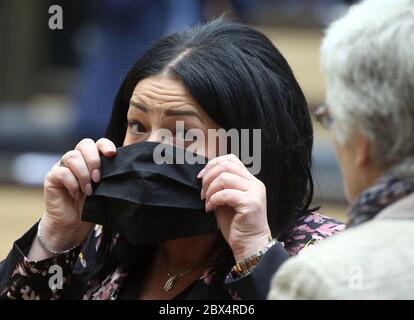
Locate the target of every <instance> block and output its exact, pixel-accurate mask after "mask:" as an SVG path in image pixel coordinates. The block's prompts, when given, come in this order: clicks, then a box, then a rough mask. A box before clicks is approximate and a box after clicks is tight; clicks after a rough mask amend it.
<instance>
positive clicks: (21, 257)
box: [0, 213, 345, 300]
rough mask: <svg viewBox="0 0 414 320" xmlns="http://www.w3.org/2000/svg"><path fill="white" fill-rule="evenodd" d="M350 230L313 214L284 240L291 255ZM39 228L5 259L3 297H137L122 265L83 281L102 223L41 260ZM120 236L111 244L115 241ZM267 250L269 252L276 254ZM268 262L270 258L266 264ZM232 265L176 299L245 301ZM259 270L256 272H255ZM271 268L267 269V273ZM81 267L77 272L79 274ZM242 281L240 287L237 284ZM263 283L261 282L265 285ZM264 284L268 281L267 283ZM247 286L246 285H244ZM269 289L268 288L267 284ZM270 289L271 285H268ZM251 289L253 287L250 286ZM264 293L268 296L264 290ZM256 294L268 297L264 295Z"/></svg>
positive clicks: (0, 269)
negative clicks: (35, 247) (36, 247)
mask: <svg viewBox="0 0 414 320" xmlns="http://www.w3.org/2000/svg"><path fill="white" fill-rule="evenodd" d="M344 228H345V225H344V224H341V223H338V222H336V221H335V220H333V219H331V218H328V217H326V216H323V215H320V214H317V213H311V214H309V215H306V216H304V217H301V218H299V219H298V220H297V222H296V226H295V227H294V229H293V231H292V232H291V234H290V236H289V237H288V239H287V240H286V241H285V242H284V243H281V246H284V250H286V252H287V254H288V255H289V256H295V255H297V254H300V253H301V252H302V251H303V250H306V249H307V248H309V247H311V246H314V245H315V244H316V243H317V242H318V241H320V240H322V239H324V238H327V237H330V236H332V235H334V234H336V233H338V232H340V231H342V230H343V229H344ZM36 231H37V224H36V225H34V226H33V227H32V228H31V229H30V230H29V231H28V232H27V233H26V234H25V235H24V236H23V237H22V238H20V239H19V240H17V241H16V242H15V244H14V247H13V249H12V250H11V251H10V253H9V255H8V257H7V258H6V259H5V260H4V261H3V262H2V263H0V299H32V300H40V299H42V300H43V299H52V300H56V299H84V300H115V299H136V297H137V290H136V289H137V288H135V287H134V286H131V285H130V283H128V282H129V280H128V279H130V278H129V275H130V274H129V272H128V271H127V270H123V268H122V265H120V266H117V267H115V268H114V270H113V272H110V273H108V274H107V276H106V277H104V278H103V279H92V280H88V281H87V282H86V284H85V283H82V281H81V275H82V270H84V269H85V268H86V267H87V266H88V263H90V262H91V259H92V258H93V257H94V253H96V251H97V250H98V248H99V245H100V241H101V235H102V226H99V225H96V226H95V227H94V229H93V230H92V231H91V233H90V235H89V236H88V239H87V240H86V241H85V243H84V244H83V245H82V247H81V246H78V247H77V248H75V249H73V250H71V251H69V252H67V253H64V254H60V255H56V256H54V257H51V258H48V259H45V260H42V261H28V260H27V258H26V256H25V253H27V252H28V250H29V249H30V245H31V242H32V241H33V239H34V237H35V235H36ZM116 241H117V237H115V238H114V242H113V243H112V244H111V246H112V247H113V246H114V245H115V244H116ZM269 251H270V253H266V254H265V256H266V255H269V256H270V255H271V254H272V253H271V251H272V250H269ZM266 261H267V262H266ZM270 261H272V260H271V258H268V259H264V258H262V260H261V261H260V263H259V265H261V264H266V263H268V264H269V263H271V262H270ZM259 265H258V266H257V267H256V268H255V270H254V271H253V272H265V273H269V274H266V275H261V277H260V279H264V278H268V279H269V281H268V282H269V283H270V278H271V276H272V275H273V271H274V270H276V267H275V268H274V270H273V269H272V266H270V268H269V266H268V268H264V267H260V268H259ZM53 266H60V267H61V269H60V270H61V275H62V277H61V279H62V282H61V283H59V282H56V281H53V279H54V278H52V276H53V275H54V274H55V272H56V270H55V269H53ZM231 267H232V266H228V265H227V266H223V265H212V266H210V267H208V268H206V270H205V271H204V272H203V274H202V275H201V276H200V278H199V279H198V280H197V281H195V283H193V284H192V285H191V286H190V287H188V288H187V289H186V290H184V291H183V292H182V293H180V294H179V295H178V296H177V297H176V299H206V300H207V299H240V298H243V296H244V292H242V291H244V289H243V285H240V284H241V283H242V282H243V281H244V280H243V279H237V280H236V279H232V278H231V277H230V274H229V275H227V277H226V279H223V278H222V277H220V276H218V274H220V272H218V271H219V269H220V268H226V270H229V268H231ZM256 269H257V271H256ZM266 270H267V271H266ZM75 271H76V272H75ZM235 282H238V284H237V285H233V283H235ZM263 285H264V284H258V286H263ZM264 286H265V285H264ZM244 287H246V286H244ZM265 287H266V286H265ZM266 288H267V287H266ZM246 290H247V291H251V290H249V288H246ZM263 292H266V290H263ZM262 295H265V294H264V293H263V294H262ZM253 298H258V299H264V298H266V297H265V296H254V297H253Z"/></svg>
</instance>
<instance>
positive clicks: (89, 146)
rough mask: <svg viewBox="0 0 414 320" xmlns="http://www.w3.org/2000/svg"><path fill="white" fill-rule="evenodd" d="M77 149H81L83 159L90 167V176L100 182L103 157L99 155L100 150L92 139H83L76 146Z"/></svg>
mask: <svg viewBox="0 0 414 320" xmlns="http://www.w3.org/2000/svg"><path fill="white" fill-rule="evenodd" d="M75 150H79V151H80V152H81V154H82V157H83V159H84V160H85V162H86V165H87V167H88V169H89V173H90V176H91V178H92V180H93V181H95V182H99V180H100V178H101V158H100V157H99V151H98V148H97V146H96V144H95V141H93V140H92V139H83V140H82V141H81V142H79V143H78V145H77V146H76V147H75Z"/></svg>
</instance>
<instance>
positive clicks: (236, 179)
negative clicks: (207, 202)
mask: <svg viewBox="0 0 414 320" xmlns="http://www.w3.org/2000/svg"><path fill="white" fill-rule="evenodd" d="M249 184H251V182H250V181H249V180H246V179H244V178H242V177H240V176H239V175H236V174H234V173H230V172H222V173H220V174H219V175H218V176H217V178H216V179H214V180H213V181H212V182H211V183H210V185H209V186H208V187H207V189H206V192H205V198H206V199H210V198H211V196H212V195H213V194H215V193H216V192H218V191H221V190H225V189H236V190H240V191H247V190H248V189H249Z"/></svg>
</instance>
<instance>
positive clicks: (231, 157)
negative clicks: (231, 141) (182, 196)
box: [197, 154, 244, 178]
mask: <svg viewBox="0 0 414 320" xmlns="http://www.w3.org/2000/svg"><path fill="white" fill-rule="evenodd" d="M224 162H231V163H235V164H236V165H239V166H242V167H244V164H243V163H242V162H241V161H240V159H239V158H237V157H236V156H235V155H234V154H226V155H224V156H220V157H216V158H214V159H211V160H210V161H209V162H207V164H206V166H205V167H204V168H203V170H201V171H200V172H199V174H198V175H197V178H203V177H204V176H205V174H206V173H207V172H208V171H209V170H210V169H212V168H213V167H215V166H216V165H218V164H220V163H224Z"/></svg>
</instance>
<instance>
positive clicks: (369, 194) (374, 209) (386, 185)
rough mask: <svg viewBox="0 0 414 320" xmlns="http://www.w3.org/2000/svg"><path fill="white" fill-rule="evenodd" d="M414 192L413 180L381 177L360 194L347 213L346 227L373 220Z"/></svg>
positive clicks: (411, 178)
mask: <svg viewBox="0 0 414 320" xmlns="http://www.w3.org/2000/svg"><path fill="white" fill-rule="evenodd" d="M412 192H414V178H413V177H409V178H400V177H398V176H397V175H396V174H394V173H388V174H386V175H384V176H383V177H381V178H380V179H379V180H378V181H377V182H376V183H375V184H374V185H373V186H371V187H369V188H368V189H366V190H365V191H363V192H362V194H361V196H360V197H359V198H358V200H357V201H356V203H355V204H354V205H353V206H352V208H351V210H350V211H349V212H348V217H349V222H348V227H354V226H357V225H359V224H361V223H364V222H366V221H368V220H371V219H372V218H374V217H375V216H376V215H377V214H378V213H379V212H380V211H381V210H383V209H384V208H385V207H388V206H389V205H391V204H393V203H394V202H396V201H397V200H399V199H401V198H403V197H405V196H407V195H409V194H410V193H412Z"/></svg>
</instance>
